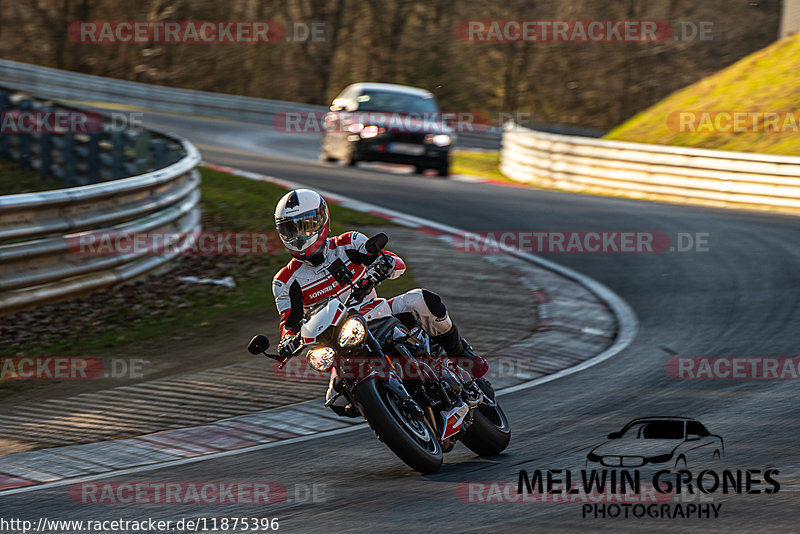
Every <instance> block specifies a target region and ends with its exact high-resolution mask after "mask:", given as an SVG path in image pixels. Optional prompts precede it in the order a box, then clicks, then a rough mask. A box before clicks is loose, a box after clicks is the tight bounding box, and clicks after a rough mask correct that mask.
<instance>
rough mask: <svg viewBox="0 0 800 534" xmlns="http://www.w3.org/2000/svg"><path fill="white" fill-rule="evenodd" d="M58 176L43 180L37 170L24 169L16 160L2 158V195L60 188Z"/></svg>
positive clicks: (0, 192)
mask: <svg viewBox="0 0 800 534" xmlns="http://www.w3.org/2000/svg"><path fill="white" fill-rule="evenodd" d="M60 187H61V181H60V180H59V179H57V178H48V179H46V180H42V179H41V178H39V173H38V172H36V171H25V170H22V169H21V168H20V166H19V164H18V163H17V162H16V161H13V160H10V159H4V158H0V195H16V194H19V193H33V192H35V191H47V190H48V189H58V188H60Z"/></svg>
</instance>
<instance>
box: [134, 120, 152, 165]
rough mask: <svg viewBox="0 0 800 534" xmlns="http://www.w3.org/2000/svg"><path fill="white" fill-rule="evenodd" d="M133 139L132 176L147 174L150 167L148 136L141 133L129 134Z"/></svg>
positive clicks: (145, 133)
mask: <svg viewBox="0 0 800 534" xmlns="http://www.w3.org/2000/svg"><path fill="white" fill-rule="evenodd" d="M131 136H132V137H133V152H134V160H133V168H134V174H138V173H143V172H147V171H148V170H149V169H150V168H151V167H150V134H149V132H147V131H146V130H145V131H141V132H134V133H132V134H131Z"/></svg>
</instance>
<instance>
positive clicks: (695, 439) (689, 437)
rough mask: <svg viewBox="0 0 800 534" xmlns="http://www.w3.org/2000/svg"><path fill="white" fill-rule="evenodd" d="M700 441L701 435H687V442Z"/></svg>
mask: <svg viewBox="0 0 800 534" xmlns="http://www.w3.org/2000/svg"><path fill="white" fill-rule="evenodd" d="M698 439H700V434H686V441H697V440H698Z"/></svg>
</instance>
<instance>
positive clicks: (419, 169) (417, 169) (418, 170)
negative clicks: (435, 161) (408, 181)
mask: <svg viewBox="0 0 800 534" xmlns="http://www.w3.org/2000/svg"><path fill="white" fill-rule="evenodd" d="M414 172H415V173H417V174H425V167H420V166H419V165H414Z"/></svg>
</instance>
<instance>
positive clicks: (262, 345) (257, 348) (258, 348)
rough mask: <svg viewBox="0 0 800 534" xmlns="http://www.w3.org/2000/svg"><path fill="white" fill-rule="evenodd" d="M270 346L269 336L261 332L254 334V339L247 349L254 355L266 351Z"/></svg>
mask: <svg viewBox="0 0 800 534" xmlns="http://www.w3.org/2000/svg"><path fill="white" fill-rule="evenodd" d="M268 348H269V338H267V336H262V335H261V334H259V335H257V336H253V339H251V340H250V344H249V345H247V350H248V351H249V352H250V354H252V355H253V356H258V355H259V354H261V353H262V352H266V351H267V349H268Z"/></svg>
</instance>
